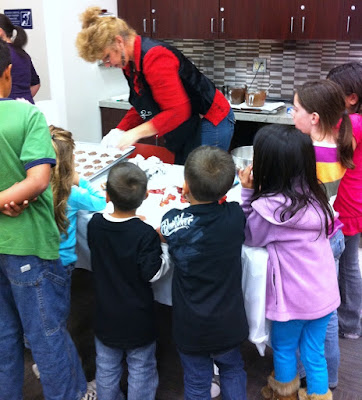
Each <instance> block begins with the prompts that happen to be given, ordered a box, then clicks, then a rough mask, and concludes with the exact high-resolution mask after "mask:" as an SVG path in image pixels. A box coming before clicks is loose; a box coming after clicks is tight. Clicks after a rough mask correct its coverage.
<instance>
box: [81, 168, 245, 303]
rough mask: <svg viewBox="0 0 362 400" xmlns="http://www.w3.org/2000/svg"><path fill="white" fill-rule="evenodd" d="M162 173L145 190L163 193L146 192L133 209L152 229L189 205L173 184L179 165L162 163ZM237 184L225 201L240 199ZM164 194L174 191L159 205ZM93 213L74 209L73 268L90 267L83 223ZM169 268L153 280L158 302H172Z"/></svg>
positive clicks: (180, 177)
mask: <svg viewBox="0 0 362 400" xmlns="http://www.w3.org/2000/svg"><path fill="white" fill-rule="evenodd" d="M163 166H164V168H163V169H164V172H165V173H164V174H163V173H157V174H155V175H153V176H152V177H151V178H150V180H149V183H148V188H149V189H160V188H165V193H164V194H154V193H150V194H149V196H148V198H147V199H146V200H145V201H144V202H143V203H142V205H141V207H140V208H139V209H138V210H137V214H138V215H143V216H145V217H146V221H145V222H147V223H149V224H150V225H152V226H153V227H154V228H158V227H159V226H160V223H161V219H162V216H163V215H164V214H165V213H166V212H167V211H168V210H170V209H172V208H185V207H187V206H188V205H189V204H188V203H181V201H180V194H179V193H178V192H177V189H176V186H178V187H182V184H183V169H184V167H183V166H180V165H167V164H164V165H163ZM107 175H108V171H107V172H106V173H105V174H104V175H101V176H99V177H97V178H96V179H95V180H94V181H92V182H91V183H92V185H94V186H95V187H97V188H100V186H101V184H102V183H104V182H105V181H106V180H107ZM240 191H241V186H240V184H237V185H235V186H234V187H233V188H232V189H230V191H229V192H228V193H227V200H228V201H237V202H240V197H241V195H240ZM168 193H171V194H173V193H175V196H176V199H175V200H170V201H169V204H167V205H164V206H163V207H161V206H160V202H161V200H162V199H163V198H165V197H167V195H168ZM92 215H93V213H90V212H88V211H79V212H78V226H77V254H78V261H77V263H76V268H84V269H87V270H91V263H90V252H89V248H88V243H87V225H88V222H89V220H90V219H91V217H92ZM172 273H173V270H172V268H171V269H170V270H169V271H168V273H167V274H166V275H165V276H163V277H162V278H161V279H160V280H158V281H157V282H155V283H153V284H152V286H153V291H154V297H155V300H156V301H158V302H159V303H162V304H166V305H172V300H171V282H172Z"/></svg>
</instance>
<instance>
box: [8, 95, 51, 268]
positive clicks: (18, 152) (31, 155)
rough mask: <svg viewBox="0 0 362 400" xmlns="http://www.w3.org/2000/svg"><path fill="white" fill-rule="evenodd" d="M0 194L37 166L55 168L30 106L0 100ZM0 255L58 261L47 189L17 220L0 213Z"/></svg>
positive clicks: (45, 133)
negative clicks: (46, 165)
mask: <svg viewBox="0 0 362 400" xmlns="http://www.w3.org/2000/svg"><path fill="white" fill-rule="evenodd" d="M0 159H1V165H0V191H2V190H5V189H7V188H9V187H10V186H12V185H13V184H14V183H15V182H20V181H22V180H24V179H25V178H26V171H27V170H28V169H29V168H32V167H34V166H36V165H40V164H52V165H54V164H55V152H54V149H53V146H52V144H51V137H50V133H49V128H48V126H47V123H46V121H45V118H44V116H43V114H42V113H41V112H40V111H39V109H38V108H37V107H35V106H33V105H31V104H30V103H29V104H27V103H23V102H20V101H15V100H10V99H0ZM0 254H11V255H18V256H29V255H34V256H37V257H40V258H42V259H45V260H56V259H57V258H58V257H59V231H58V229H57V226H56V223H55V219H54V208H53V195H52V191H51V187H50V185H49V186H48V188H47V189H46V190H45V191H44V192H43V193H42V194H41V195H40V196H38V200H37V201H34V202H32V203H30V205H29V207H28V208H27V209H26V210H24V211H23V212H22V214H20V215H19V216H18V217H8V216H6V215H4V214H2V213H0Z"/></svg>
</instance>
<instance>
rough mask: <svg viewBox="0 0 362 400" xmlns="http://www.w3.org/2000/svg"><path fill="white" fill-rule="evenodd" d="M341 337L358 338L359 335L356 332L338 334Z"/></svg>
mask: <svg viewBox="0 0 362 400" xmlns="http://www.w3.org/2000/svg"><path fill="white" fill-rule="evenodd" d="M340 336H341V337H343V338H345V339H353V340H356V339H359V337H360V336H359V335H358V334H357V333H341V334H340Z"/></svg>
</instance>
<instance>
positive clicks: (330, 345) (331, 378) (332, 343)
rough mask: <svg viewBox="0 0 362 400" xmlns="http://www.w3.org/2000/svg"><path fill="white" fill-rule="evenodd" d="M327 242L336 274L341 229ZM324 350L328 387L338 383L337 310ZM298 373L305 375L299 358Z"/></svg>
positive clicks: (341, 247) (341, 240) (328, 327)
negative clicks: (329, 245)
mask: <svg viewBox="0 0 362 400" xmlns="http://www.w3.org/2000/svg"><path fill="white" fill-rule="evenodd" d="M329 243H330V244H331V247H332V251H333V256H334V261H335V263H336V272H337V275H338V270H339V259H340V257H341V255H342V253H343V250H344V235H343V233H342V230H341V229H340V230H338V231H337V232H336V234H335V235H334V236H333V237H331V238H330V239H329ZM324 352H325V357H326V360H327V369H328V385H329V387H330V388H335V387H337V385H338V368H339V362H340V350H339V339H338V315H337V310H335V311H333V312H332V315H331V318H330V320H329V323H328V326H327V332H326V340H325V342H324ZM298 373H299V376H300V377H301V378H303V377H305V370H304V367H303V364H302V363H301V362H300V360H299V361H298Z"/></svg>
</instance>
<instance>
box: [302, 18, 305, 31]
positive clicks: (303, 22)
mask: <svg viewBox="0 0 362 400" xmlns="http://www.w3.org/2000/svg"><path fill="white" fill-rule="evenodd" d="M304 25H305V17H302V33H304Z"/></svg>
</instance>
